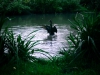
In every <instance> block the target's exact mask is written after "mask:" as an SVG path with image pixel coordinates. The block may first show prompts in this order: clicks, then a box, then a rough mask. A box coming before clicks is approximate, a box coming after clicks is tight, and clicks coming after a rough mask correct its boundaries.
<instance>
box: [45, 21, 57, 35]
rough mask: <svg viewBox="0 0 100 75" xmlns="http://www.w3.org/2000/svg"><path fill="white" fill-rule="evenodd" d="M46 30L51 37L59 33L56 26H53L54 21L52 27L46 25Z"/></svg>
mask: <svg viewBox="0 0 100 75" xmlns="http://www.w3.org/2000/svg"><path fill="white" fill-rule="evenodd" d="M44 28H45V29H46V30H47V32H48V33H49V34H50V35H54V33H55V32H56V33H57V28H56V26H52V21H51V20H50V25H45V26H44Z"/></svg>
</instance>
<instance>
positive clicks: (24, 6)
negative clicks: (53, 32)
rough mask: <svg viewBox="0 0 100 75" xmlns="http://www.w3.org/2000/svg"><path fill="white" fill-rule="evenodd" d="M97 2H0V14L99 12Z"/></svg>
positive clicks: (98, 3)
mask: <svg viewBox="0 0 100 75" xmlns="http://www.w3.org/2000/svg"><path fill="white" fill-rule="evenodd" d="M99 7H100V2H99V0H0V13H2V12H6V13H7V14H9V15H10V14H11V15H15V14H26V13H27V14H28V13H65V12H80V11H88V10H91V11H99V9H100V8H99Z"/></svg>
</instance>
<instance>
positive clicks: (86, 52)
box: [68, 14, 100, 62]
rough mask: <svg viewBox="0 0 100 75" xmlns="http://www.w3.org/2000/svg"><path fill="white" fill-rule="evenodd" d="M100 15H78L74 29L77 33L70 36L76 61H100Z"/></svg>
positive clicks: (73, 24)
mask: <svg viewBox="0 0 100 75" xmlns="http://www.w3.org/2000/svg"><path fill="white" fill-rule="evenodd" d="M99 21H100V15H96V14H88V15H83V14H76V16H75V19H74V22H71V23H72V28H73V29H74V30H75V31H76V33H71V34H70V35H69V37H68V38H69V40H68V41H69V42H70V48H73V49H74V57H75V59H79V60H83V61H88V62H90V61H99V60H100V51H99V50H100V47H99V43H100V39H99V38H100V36H98V35H100V28H99V26H100V23H99Z"/></svg>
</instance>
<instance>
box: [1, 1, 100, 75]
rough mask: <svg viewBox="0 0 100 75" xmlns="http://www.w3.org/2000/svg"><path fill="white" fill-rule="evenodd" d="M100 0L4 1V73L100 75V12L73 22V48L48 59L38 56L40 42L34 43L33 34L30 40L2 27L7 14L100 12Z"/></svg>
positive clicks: (15, 74) (2, 70)
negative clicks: (37, 46)
mask: <svg viewBox="0 0 100 75" xmlns="http://www.w3.org/2000/svg"><path fill="white" fill-rule="evenodd" d="M99 5H100V2H99V0H95V1H94V0H0V15H2V13H3V15H2V16H1V17H0V75H99V70H100V69H99V68H100V51H99V50H100V47H99V42H100V39H99V38H100V36H98V35H100V23H99V21H100V14H99V13H93V14H79V13H77V14H76V16H75V18H74V21H73V22H72V21H70V22H71V24H72V26H71V27H72V28H73V29H74V32H73V33H70V35H69V36H68V38H67V40H66V41H68V43H69V49H68V50H67V51H66V49H62V50H61V51H60V52H59V54H62V56H61V57H49V58H48V59H47V60H46V59H43V58H41V59H40V58H36V57H34V56H32V55H31V54H34V53H35V51H38V52H43V53H44V54H47V52H44V51H43V50H41V49H35V48H34V46H35V45H36V44H37V43H38V41H34V42H32V41H31V39H32V38H34V35H32V36H30V34H32V33H34V32H35V31H33V32H32V33H30V34H29V35H28V36H27V38H28V40H26V39H27V38H26V39H23V38H22V37H21V35H17V36H15V34H14V33H13V31H9V30H8V29H4V30H2V26H3V24H4V23H5V21H6V20H8V18H6V17H5V14H9V15H16V14H25V13H62V12H75V11H83V10H84V11H87V10H92V11H99V9H100V8H99Z"/></svg>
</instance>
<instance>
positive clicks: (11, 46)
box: [0, 29, 39, 63]
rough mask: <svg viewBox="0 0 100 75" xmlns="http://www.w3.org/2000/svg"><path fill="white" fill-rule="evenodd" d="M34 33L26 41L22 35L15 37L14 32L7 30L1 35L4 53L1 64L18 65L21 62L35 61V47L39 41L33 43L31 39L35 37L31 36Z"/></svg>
mask: <svg viewBox="0 0 100 75" xmlns="http://www.w3.org/2000/svg"><path fill="white" fill-rule="evenodd" d="M32 33H33V32H32ZM32 33H30V34H29V35H28V36H27V38H26V39H23V38H22V37H21V36H20V35H18V36H15V34H14V33H13V32H12V31H9V30H8V29H5V30H4V31H3V32H2V33H1V41H0V43H1V45H2V46H1V47H2V48H1V49H2V51H3V52H2V53H3V55H2V57H1V58H0V59H1V61H2V62H1V63H8V62H11V63H12V62H13V63H17V62H19V60H21V61H33V60H34V59H35V57H34V56H32V55H33V54H34V51H35V49H34V46H35V45H36V44H37V42H38V41H34V42H32V41H31V39H33V38H34V36H30V35H32ZM36 51H37V50H36ZM38 51H39V50H38Z"/></svg>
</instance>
